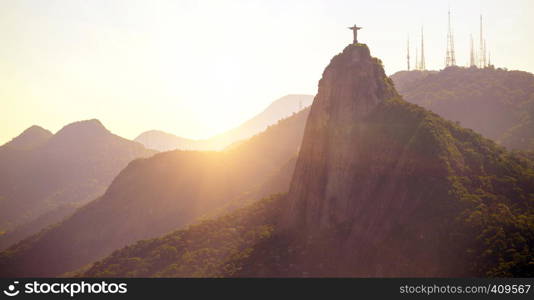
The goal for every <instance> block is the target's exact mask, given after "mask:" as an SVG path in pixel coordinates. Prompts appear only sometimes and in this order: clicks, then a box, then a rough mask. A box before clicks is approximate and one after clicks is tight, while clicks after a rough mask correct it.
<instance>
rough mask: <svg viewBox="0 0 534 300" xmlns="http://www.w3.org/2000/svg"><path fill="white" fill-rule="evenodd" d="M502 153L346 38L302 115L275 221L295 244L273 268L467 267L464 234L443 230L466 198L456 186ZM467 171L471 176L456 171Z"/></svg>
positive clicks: (402, 270) (364, 272)
mask: <svg viewBox="0 0 534 300" xmlns="http://www.w3.org/2000/svg"><path fill="white" fill-rule="evenodd" d="M472 152H476V153H478V154H477V155H479V158H480V161H476V160H472V159H471V157H470V155H471V153H472ZM501 154H502V150H501V149H499V148H498V147H496V146H495V145H494V144H492V143H491V142H489V141H485V140H481V138H480V137H479V136H478V135H476V134H475V133H473V132H470V131H467V130H464V129H462V128H460V127H458V126H456V125H454V124H452V123H450V122H447V121H445V120H443V119H441V118H439V117H438V116H437V115H435V114H433V113H431V112H429V111H426V110H425V109H422V108H420V107H418V106H415V105H411V104H409V103H407V102H405V101H403V100H402V99H401V98H400V96H399V95H398V94H397V92H396V91H395V89H394V87H393V84H392V83H391V81H390V79H389V78H387V77H386V75H385V74H384V71H383V68H382V66H381V63H380V61H378V60H377V59H375V58H372V57H371V56H370V54H369V50H368V48H367V47H366V46H365V45H361V44H359V45H350V46H348V47H346V48H345V49H344V51H343V52H342V53H341V54H339V55H337V56H336V57H334V58H333V59H332V61H331V63H330V65H329V66H328V67H327V68H326V70H325V72H324V74H323V78H322V79H321V81H320V82H319V91H318V94H317V96H316V98H315V100H314V103H313V106H312V109H311V112H310V116H309V118H308V123H307V125H306V129H305V133H304V139H303V143H302V147H301V151H300V154H299V159H298V162H297V165H296V169H295V173H294V177H293V179H292V183H291V187H290V191H289V193H288V196H287V199H288V201H289V209H288V210H287V213H286V214H285V217H284V221H283V224H284V228H285V229H287V230H288V232H293V234H294V235H295V236H296V237H297V240H299V242H298V243H297V245H298V246H295V248H296V249H301V250H296V253H299V254H295V255H294V257H292V258H288V260H289V261H292V262H293V263H294V265H296V266H298V267H296V269H295V270H294V271H291V270H286V271H282V272H281V273H287V274H295V275H302V274H322V275H325V274H328V275H342V276H343V275H352V276H354V275H356V276H429V275H430V276H442V275H444V276H450V275H458V276H460V275H466V274H468V273H469V270H467V268H465V265H466V261H465V260H466V259H467V258H466V256H465V255H464V254H465V251H464V250H465V248H462V247H468V245H470V244H469V243H471V242H472V241H473V240H469V239H460V238H458V236H453V235H451V232H458V228H456V227H458V226H461V225H460V224H459V223H457V222H456V220H455V217H457V216H459V215H460V214H461V211H462V209H464V208H465V207H466V205H467V206H469V205H471V204H472V203H470V204H466V202H467V201H463V202H462V199H461V198H462V193H464V191H466V190H468V191H469V192H472V193H476V192H475V191H476V189H477V188H484V186H483V183H481V182H479V181H478V178H479V176H488V174H487V173H488V171H489V172H495V171H496V170H497V169H495V168H494V166H492V167H489V165H491V164H492V162H493V161H499V160H501V159H502V158H500V157H499V156H500V155H501ZM471 163H473V164H474V165H470V164H471ZM495 167H496V166H495ZM496 168H498V167H496ZM498 172H500V171H498ZM467 176H469V178H470V179H469V180H472V179H474V180H473V181H469V180H466V181H461V180H458V178H467ZM469 192H468V193H467V194H469ZM291 239H292V240H295V238H294V237H292V238H291ZM292 243H293V244H294V242H292ZM451 243H456V245H455V247H450V244H451ZM294 245H295V244H294ZM318 261H320V262H321V263H320V264H318V263H316V262H318ZM302 272H304V273H302Z"/></svg>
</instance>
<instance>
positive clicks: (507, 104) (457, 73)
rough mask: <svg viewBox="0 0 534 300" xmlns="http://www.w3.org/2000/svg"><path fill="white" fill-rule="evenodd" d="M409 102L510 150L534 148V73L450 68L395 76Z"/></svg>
mask: <svg viewBox="0 0 534 300" xmlns="http://www.w3.org/2000/svg"><path fill="white" fill-rule="evenodd" d="M391 78H392V79H393V81H394V83H395V87H396V88H397V90H398V91H399V93H400V94H401V95H403V97H404V98H405V99H406V101H408V102H412V103H415V104H417V105H421V106H423V107H425V108H427V109H429V110H431V111H433V112H435V113H437V114H439V115H441V116H442V117H444V118H446V119H448V120H451V121H456V122H459V123H460V124H461V125H462V126H464V127H467V128H471V129H473V130H475V131H477V132H479V133H481V134H482V135H484V136H485V137H487V138H490V139H492V140H494V141H496V142H498V143H500V144H501V145H503V146H506V147H507V148H509V149H515V150H534V75H533V74H531V73H528V72H523V71H508V70H503V69H495V68H492V67H489V68H483V69H480V68H475V67H473V68H462V67H448V68H446V69H444V70H441V71H439V72H436V71H401V72H397V73H395V74H393V75H392V76H391Z"/></svg>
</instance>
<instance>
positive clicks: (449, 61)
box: [445, 8, 456, 67]
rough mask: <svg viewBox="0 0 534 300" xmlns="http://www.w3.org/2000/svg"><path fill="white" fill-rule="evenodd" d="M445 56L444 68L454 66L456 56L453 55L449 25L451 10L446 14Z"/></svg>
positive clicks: (452, 38) (452, 41)
mask: <svg viewBox="0 0 534 300" xmlns="http://www.w3.org/2000/svg"><path fill="white" fill-rule="evenodd" d="M448 17H449V18H448V32H447V54H446V55H445V67H451V66H456V54H455V53H454V36H453V33H452V25H451V9H450V8H449V12H448Z"/></svg>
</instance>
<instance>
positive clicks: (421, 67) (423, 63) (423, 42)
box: [419, 26, 426, 70]
mask: <svg viewBox="0 0 534 300" xmlns="http://www.w3.org/2000/svg"><path fill="white" fill-rule="evenodd" d="M419 69H420V70H426V64H425V36H424V33H423V26H421V61H420V66H419Z"/></svg>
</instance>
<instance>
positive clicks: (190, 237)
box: [83, 196, 284, 277]
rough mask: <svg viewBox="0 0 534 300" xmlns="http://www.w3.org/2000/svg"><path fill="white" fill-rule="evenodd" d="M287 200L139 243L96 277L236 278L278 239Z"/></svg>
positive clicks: (95, 269) (104, 264) (101, 266)
mask: <svg viewBox="0 0 534 300" xmlns="http://www.w3.org/2000/svg"><path fill="white" fill-rule="evenodd" d="M283 199H284V198H283V196H271V197H269V198H266V199H263V200H261V201H257V202H255V203H253V204H251V205H249V206H247V207H245V208H241V209H238V210H236V211H234V212H232V213H230V214H228V215H225V216H222V217H219V218H217V219H212V220H206V221H203V222H200V223H198V224H195V225H191V226H189V227H188V228H187V229H183V230H178V231H176V232H173V233H171V234H168V235H166V236H164V237H161V238H156V239H151V240H144V241H139V242H137V243H135V244H133V245H131V246H128V247H125V248H123V249H121V250H118V251H115V252H113V254H111V255H110V256H109V257H108V258H106V259H105V260H103V261H100V262H96V263H95V264H94V265H93V266H92V267H91V268H90V269H89V270H88V271H86V272H85V273H84V274H83V276H90V277H119V276H121V277H122V276H126V277H147V276H156V277H206V276H211V277H213V276H221V275H228V274H235V273H236V272H238V271H240V268H241V267H242V266H241V265H240V264H239V261H241V260H242V259H244V258H246V257H248V256H249V255H250V252H251V251H252V250H253V248H254V247H255V246H256V245H257V244H258V243H261V242H262V241H267V240H269V238H270V237H271V236H272V234H273V231H274V227H275V226H276V224H277V222H278V218H279V216H280V209H281V204H282V203H281V202H282V201H283Z"/></svg>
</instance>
